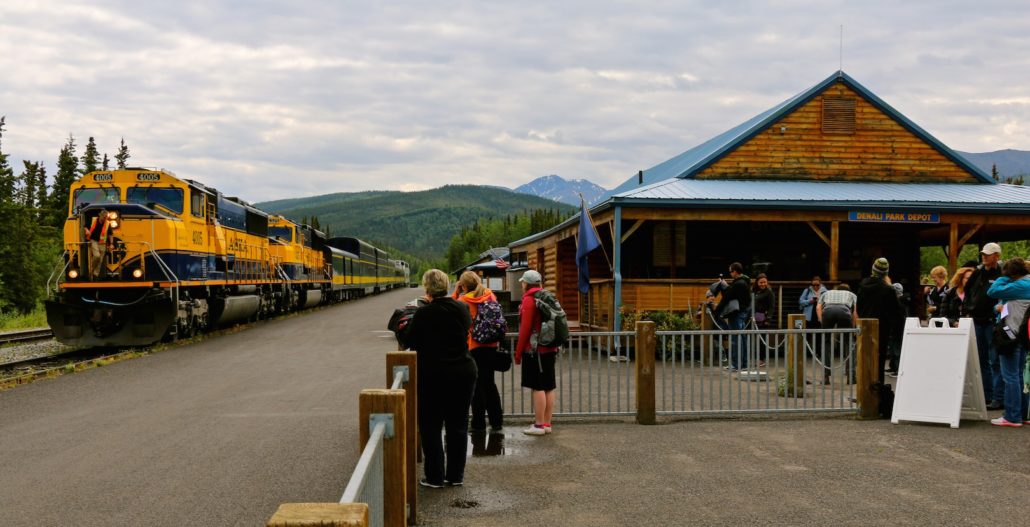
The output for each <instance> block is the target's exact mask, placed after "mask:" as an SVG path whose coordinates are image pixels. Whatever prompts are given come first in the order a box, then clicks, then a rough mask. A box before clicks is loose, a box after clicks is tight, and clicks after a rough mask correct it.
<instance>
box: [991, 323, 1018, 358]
mask: <svg viewBox="0 0 1030 527" xmlns="http://www.w3.org/2000/svg"><path fill="white" fill-rule="evenodd" d="M1012 326H1014V324H1009V317H1005V318H1003V319H1001V320H999V321H998V322H997V323H995V324H994V349H995V350H997V352H998V355H1011V354H1012V353H1013V352H1015V351H1016V345H1017V344H1019V333H1018V331H1019V330H1018V328H1017V327H1012Z"/></svg>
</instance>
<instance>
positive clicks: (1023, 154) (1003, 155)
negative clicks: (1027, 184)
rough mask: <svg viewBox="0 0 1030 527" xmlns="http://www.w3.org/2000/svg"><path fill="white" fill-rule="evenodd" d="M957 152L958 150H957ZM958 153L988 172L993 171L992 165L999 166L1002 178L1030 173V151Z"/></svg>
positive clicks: (999, 173)
mask: <svg viewBox="0 0 1030 527" xmlns="http://www.w3.org/2000/svg"><path fill="white" fill-rule="evenodd" d="M956 152H958V151H957V150H956ZM958 153H959V154H961V155H962V157H965V158H966V159H968V160H969V161H970V162H971V163H973V164H974V165H976V166H977V167H979V168H980V169H981V170H983V171H984V172H987V173H988V174H990V173H991V168H992V167H994V166H997V167H998V176H999V179H1001V180H1005V179H1010V178H1015V177H1018V176H1028V175H1030V152H1027V151H1026V150H1011V149H1008V150H996V151H994V152H983V153H979V154H975V153H970V152H958ZM1026 179H1030V178H1026Z"/></svg>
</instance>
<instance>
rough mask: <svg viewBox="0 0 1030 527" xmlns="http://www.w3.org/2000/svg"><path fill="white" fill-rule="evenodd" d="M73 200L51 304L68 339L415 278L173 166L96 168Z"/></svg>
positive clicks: (276, 307) (143, 329) (60, 333)
mask: <svg viewBox="0 0 1030 527" xmlns="http://www.w3.org/2000/svg"><path fill="white" fill-rule="evenodd" d="M69 201H70V203H69V216H68V219H67V220H66V221H65V226H64V249H65V251H64V261H63V268H62V269H61V271H60V276H59V278H58V282H57V287H56V289H55V291H54V293H53V295H52V296H51V297H50V298H49V299H48V300H47V302H46V308H47V321H48V323H49V324H50V327H51V328H52V329H53V330H54V335H55V337H56V338H57V339H58V340H59V341H61V342H63V343H65V344H70V345H88V346H101V345H105V346H115V345H145V344H150V343H153V342H155V341H157V340H159V339H161V338H175V337H180V336H190V335H193V334H194V333H196V332H198V331H202V330H204V329H207V328H211V327H215V326H219V325H224V324H228V323H232V322H238V321H243V320H253V319H256V318H259V317H264V316H270V315H274V314H277V313H283V312H287V311H292V310H295V309H301V308H307V307H313V306H316V305H319V304H322V303H327V302H334V301H339V300H343V299H347V298H353V297H356V296H361V295H363V294H366V293H375V292H379V291H382V290H386V289H389V288H392V287H397V286H399V285H402V284H405V283H407V280H408V277H407V265H406V264H404V263H403V262H396V261H393V260H387V255H386V254H385V253H383V252H382V251H379V250H378V249H375V248H374V247H371V246H370V245H368V244H367V243H365V242H361V241H360V240H356V239H354V238H349V239H350V240H355V242H356V243H357V244H358V246H359V247H361V246H367V247H368V248H370V249H371V250H370V251H366V252H365V253H363V254H362V253H361V251H357V252H350V251H346V250H344V249H342V248H340V247H335V246H333V245H332V244H330V243H327V240H326V237H325V235H324V234H323V233H321V232H319V231H317V230H315V229H313V228H311V227H310V226H307V225H298V224H296V223H294V222H292V221H290V220H288V219H286V218H284V217H281V216H270V215H268V214H267V213H265V212H263V211H261V210H259V209H257V208H255V207H253V206H251V205H250V204H248V203H247V202H245V201H242V200H240V199H238V198H232V197H227V196H225V195H223V194H222V193H221V192H218V191H217V190H216V189H213V188H209V187H205V186H204V185H202V184H200V183H197V182H195V181H191V180H187V179H179V178H177V177H176V176H175V175H174V174H172V173H171V172H168V171H165V170H148V169H136V168H130V169H125V170H113V171H101V172H91V173H89V174H86V175H85V176H83V178H82V179H81V180H79V181H77V182H76V183H75V184H73V185H72V188H71V196H70V200H69ZM101 216H103V217H101ZM105 219H106V222H105V221H104V220H105ZM98 229H99V230H100V232H102V233H103V234H102V235H101V236H102V237H103V239H102V240H101V241H100V242H99V244H98V243H93V244H92V249H91V243H90V238H92V239H94V240H96V239H97V237H98V236H97V235H96V234H95V233H96V232H97V231H98ZM100 244H102V245H104V246H106V247H108V249H107V250H105V251H102V252H97V247H98V245H100ZM366 255H367V259H366V258H364V257H365V256H366ZM379 256H381V257H382V258H383V259H384V260H379V259H378V257H379ZM381 261H383V264H382V265H381V264H380V262H381Z"/></svg>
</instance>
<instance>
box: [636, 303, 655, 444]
mask: <svg viewBox="0 0 1030 527" xmlns="http://www.w3.org/2000/svg"><path fill="white" fill-rule="evenodd" d="M636 330H637V342H636V349H637V423H639V424H642V425H653V424H655V393H654V390H655V383H654V352H655V325H654V322H652V321H650V320H639V321H637V327H636Z"/></svg>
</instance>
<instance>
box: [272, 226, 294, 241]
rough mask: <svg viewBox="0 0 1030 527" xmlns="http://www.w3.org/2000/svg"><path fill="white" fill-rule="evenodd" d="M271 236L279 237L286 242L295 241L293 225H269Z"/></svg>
mask: <svg viewBox="0 0 1030 527" xmlns="http://www.w3.org/2000/svg"><path fill="white" fill-rule="evenodd" d="M268 237H269V238H278V239H280V240H282V241H284V242H286V243H290V242H292V241H293V228H292V227H269V228H268Z"/></svg>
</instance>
